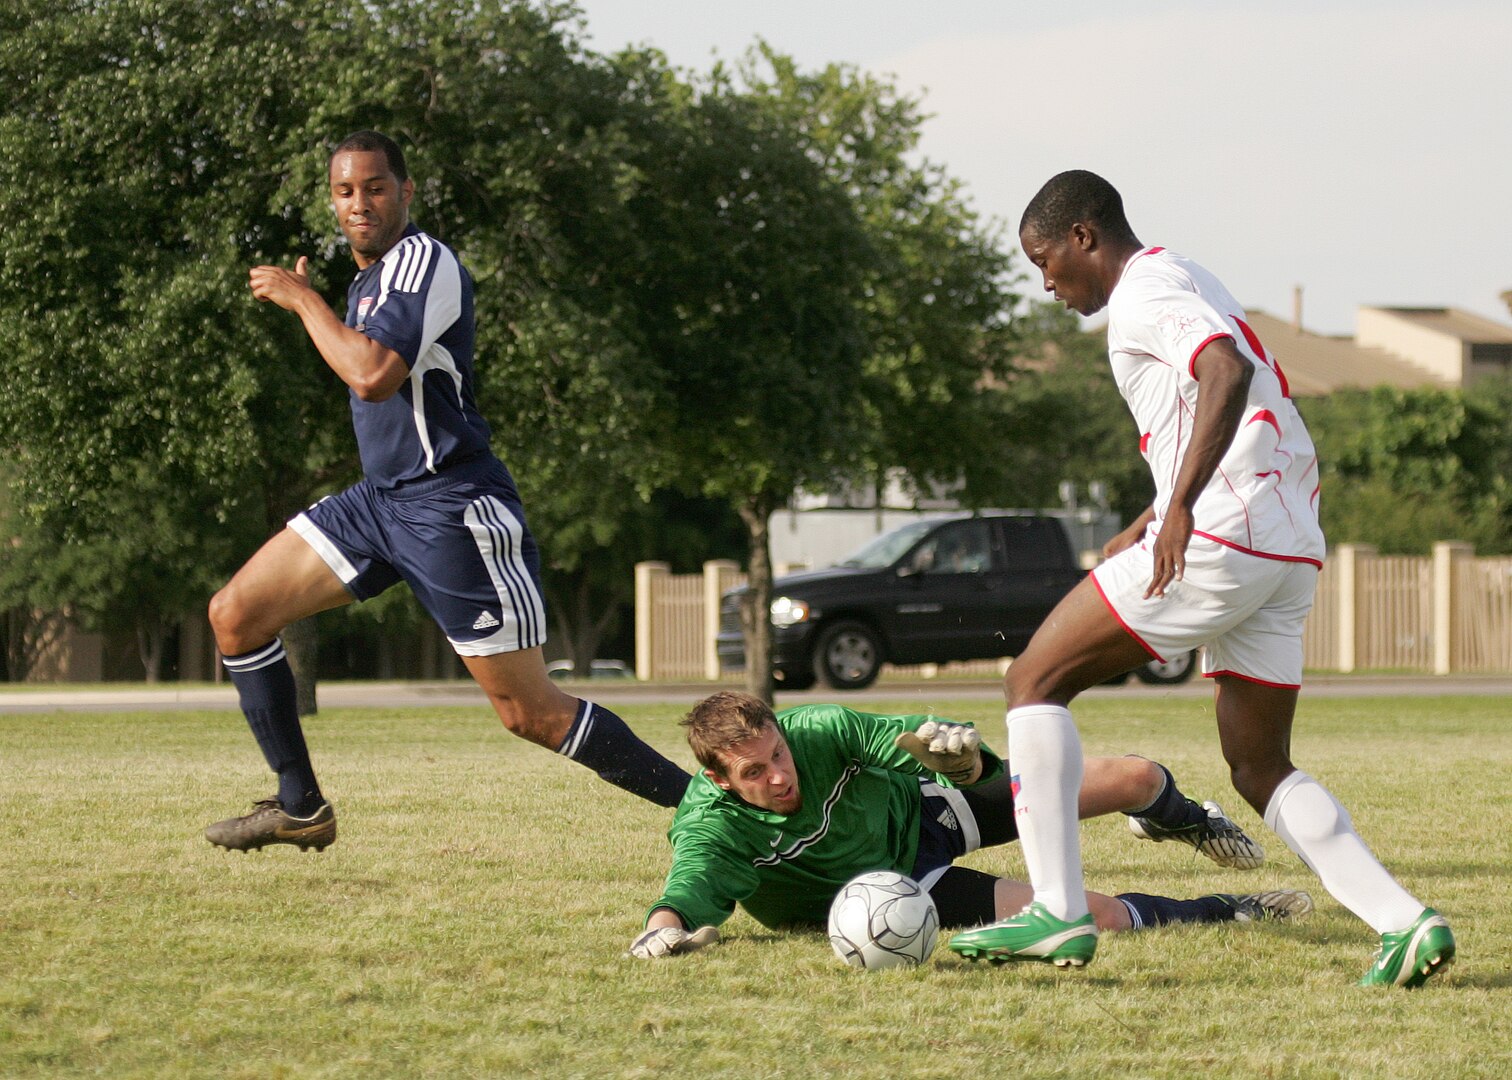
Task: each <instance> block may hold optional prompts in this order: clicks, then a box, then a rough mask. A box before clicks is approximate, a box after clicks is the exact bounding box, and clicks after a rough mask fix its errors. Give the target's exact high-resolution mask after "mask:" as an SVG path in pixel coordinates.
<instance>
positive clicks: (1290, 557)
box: [1192, 492, 1323, 570]
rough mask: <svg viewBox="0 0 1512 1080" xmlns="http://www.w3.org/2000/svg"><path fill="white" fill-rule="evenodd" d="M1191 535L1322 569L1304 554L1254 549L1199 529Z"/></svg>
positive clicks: (1261, 555)
mask: <svg viewBox="0 0 1512 1080" xmlns="http://www.w3.org/2000/svg"><path fill="white" fill-rule="evenodd" d="M1314 494H1316V492H1314ZM1192 535H1193V536H1200V537H1202V538H1203V539H1204V540H1211V541H1212V542H1213V543H1215V544H1222V545H1223V546H1224V547H1226V548H1233V549H1234V550H1235V551H1242V552H1243V553H1244V554H1246V555H1253V556H1255V558H1257V559H1275V560H1276V561H1277V562H1303V563H1307V565H1309V566H1316V567H1317V568H1318V569H1319V570H1321V569H1323V564H1322V563H1321V562H1319V561H1318V560H1317V559H1313V558H1309V557H1308V556H1306V555H1277V554H1276V553H1275V552H1273V551H1256V550H1255V549H1254V548H1247V547H1245V546H1244V545H1243V544H1236V543H1234V542H1233V541H1232V540H1225V539H1224V538H1223V537H1221V536H1214V535H1213V534H1212V533H1206V532H1203V531H1202V530H1201V529H1193V530H1192Z"/></svg>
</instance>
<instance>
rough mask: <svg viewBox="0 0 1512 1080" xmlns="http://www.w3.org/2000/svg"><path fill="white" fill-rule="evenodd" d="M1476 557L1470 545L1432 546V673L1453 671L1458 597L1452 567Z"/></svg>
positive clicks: (1441, 543)
mask: <svg viewBox="0 0 1512 1080" xmlns="http://www.w3.org/2000/svg"><path fill="white" fill-rule="evenodd" d="M1474 554H1475V546H1474V545H1473V544H1463V543H1460V542H1458V541H1455V540H1440V541H1439V542H1438V543H1436V544H1434V545H1433V673H1434V674H1435V675H1448V674H1449V673H1450V672H1451V671H1453V670H1454V622H1455V619H1454V616H1455V614H1456V609H1457V608H1458V606H1459V604H1460V597H1459V596H1458V595H1457V594H1456V591H1455V588H1454V579H1455V566H1456V564H1457V563H1458V562H1459V560H1461V559H1465V558H1469V557H1470V556H1472V555H1474Z"/></svg>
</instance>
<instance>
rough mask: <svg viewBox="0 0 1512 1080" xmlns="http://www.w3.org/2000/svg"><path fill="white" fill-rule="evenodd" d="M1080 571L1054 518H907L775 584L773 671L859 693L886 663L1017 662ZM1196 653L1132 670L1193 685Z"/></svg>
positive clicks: (734, 649)
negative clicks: (834, 560) (835, 559)
mask: <svg viewBox="0 0 1512 1080" xmlns="http://www.w3.org/2000/svg"><path fill="white" fill-rule="evenodd" d="M1085 575H1086V571H1085V570H1083V569H1082V568H1081V566H1080V564H1079V563H1078V561H1077V558H1076V553H1075V551H1073V550H1072V546H1071V542H1070V538H1069V537H1068V535H1067V533H1066V531H1065V529H1064V527H1063V526H1062V525H1061V522H1060V521H1059V520H1058V519H1056V518H1051V517H1043V516H1040V515H1037V514H1032V513H1022V514H1008V513H993V514H981V515H975V516H956V517H950V518H934V519H929V520H924V521H915V522H910V523H909V524H907V525H904V526H902V527H900V528H898V529H894V530H893V531H891V532H888V533H884V534H883V535H881V536H879V537H877V538H876V539H874V540H872V541H871V542H870V543H868V544H867V545H866V546H864V547H863V548H861V550H859V551H857V552H856V553H855V554H854V555H852V556H850V557H849V558H847V559H844V560H842V561H841V562H840V563H838V564H837V565H835V566H832V567H829V568H827V569H824V570H817V571H808V572H805V573H800V574H791V575H787V576H785V577H780V578H778V579H777V580H776V581H774V582H773V587H772V606H771V619H772V673H773V677H774V678H775V680H776V681H777V683H778V685H779V687H780V688H782V689H784V690H806V689H808V688H809V687H811V686H813V685H814V683H815V682H816V681H818V682H820V683H822V684H823V685H825V686H827V687H829V688H831V689H835V690H859V689H862V688H864V687H867V686H870V685H871V684H872V682H873V681H875V680H876V678H877V675H878V673H879V672H880V671H881V669H882V665H883V664H884V663H893V664H926V663H947V662H949V661H952V660H978V659H990V658H994V657H1000V656H1016V655H1017V654H1018V653H1020V652H1022V651H1023V649H1024V646H1025V645H1027V644H1028V643H1029V638H1030V637H1031V636H1033V634H1034V631H1035V630H1036V629H1037V628H1038V627H1039V624H1040V623H1041V622H1043V621H1044V619H1045V616H1047V615H1048V614H1049V613H1050V610H1051V609H1052V608H1053V607H1054V606H1055V605H1056V603H1057V602H1058V601H1059V600H1060V598H1061V597H1063V596H1064V595H1065V594H1066V593H1067V592H1069V591H1070V590H1071V588H1072V587H1073V586H1074V585H1075V584H1076V583H1077V582H1078V581H1080V580H1081V579H1082V578H1083V577H1084V576H1085ZM745 592H746V589H745V588H744V587H742V588H739V589H732V590H731V591H729V592H727V593H725V595H724V597H723V598H722V601H721V606H720V628H719V635H718V639H717V648H718V652H719V657H720V661H721V663H722V664H723V665H724V666H726V667H733V668H739V667H743V666H744V664H745V643H744V640H743V639H742V637H741V632H740V603H741V597H742V596H743V595H744V594H745ZM1193 660H1194V656H1193V655H1192V654H1188V655H1186V656H1185V657H1180V658H1173V659H1172V660H1170V661H1168V662H1166V663H1164V664H1160V663H1159V662H1152V665H1146V666H1145V667H1142V668H1139V669H1137V670H1136V672H1135V674H1136V675H1137V676H1138V677H1139V678H1141V679H1143V680H1145V681H1147V682H1157V683H1160V682H1164V683H1175V682H1182V681H1184V680H1185V679H1187V678H1189V677H1190V676H1191V674H1192V671H1193V670H1194V668H1195V664H1194V663H1193Z"/></svg>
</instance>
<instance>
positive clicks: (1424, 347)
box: [1245, 307, 1512, 397]
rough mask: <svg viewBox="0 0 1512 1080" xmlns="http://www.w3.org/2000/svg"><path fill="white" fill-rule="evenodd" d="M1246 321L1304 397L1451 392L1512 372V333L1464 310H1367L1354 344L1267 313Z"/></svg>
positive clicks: (1357, 322) (1249, 315)
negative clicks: (1375, 390)
mask: <svg viewBox="0 0 1512 1080" xmlns="http://www.w3.org/2000/svg"><path fill="white" fill-rule="evenodd" d="M1245 318H1246V319H1247V320H1249V323H1250V325H1251V326H1252V327H1253V328H1254V330H1255V333H1256V334H1258V335H1259V337H1260V340H1261V341H1262V342H1264V343H1265V347H1266V348H1268V349H1269V350H1270V351H1271V352H1272V353H1273V354H1274V355H1275V357H1276V359H1277V360H1278V361H1279V362H1280V364H1281V370H1282V371H1284V372H1285V373H1286V378H1287V381H1288V382H1289V383H1290V384H1291V389H1292V393H1294V394H1296V395H1298V396H1301V397H1318V396H1321V395H1323V394H1327V393H1330V392H1332V391H1334V390H1343V389H1346V388H1366V387H1372V386H1393V387H1397V388H1399V389H1403V390H1411V389H1419V388H1432V389H1450V388H1454V387H1463V386H1467V385H1469V384H1470V383H1472V382H1474V381H1475V380H1476V379H1479V378H1484V377H1485V376H1488V375H1504V374H1507V373H1509V372H1512V326H1506V325H1503V324H1502V323H1498V322H1495V321H1493V320H1491V319H1486V318H1482V317H1481V316H1479V315H1472V314H1471V313H1470V312H1468V311H1461V310H1460V309H1458V308H1426V307H1424V308H1417V307H1413V308H1405V307H1362V308H1360V310H1359V313H1358V315H1357V316H1356V320H1355V336H1354V337H1352V338H1349V337H1333V336H1329V335H1325V334H1315V333H1313V332H1311V331H1310V330H1306V329H1303V328H1302V327H1301V326H1300V324H1299V320H1297V319H1296V318H1293V319H1291V320H1286V319H1278V318H1276V317H1275V316H1273V315H1267V314H1266V313H1265V312H1263V311H1248V312H1246V313H1245Z"/></svg>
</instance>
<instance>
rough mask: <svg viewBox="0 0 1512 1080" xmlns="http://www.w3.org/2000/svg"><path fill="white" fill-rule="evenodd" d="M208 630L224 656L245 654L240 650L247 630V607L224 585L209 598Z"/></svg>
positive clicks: (233, 589) (233, 591)
mask: <svg viewBox="0 0 1512 1080" xmlns="http://www.w3.org/2000/svg"><path fill="white" fill-rule="evenodd" d="M208 614H209V617H210V629H211V631H212V632H214V634H215V643H216V646H217V647H218V648H219V649H220V651H221V654H222V655H224V656H236V655H238V654H240V653H242V652H245V651H246V650H244V649H243V648H241V647H240V646H241V644H242V639H243V638H244V637H245V635H246V630H247V606H246V604H244V603H243V602H242V601H241V599H240V597H239V596H238V595H237V591H236V589H235V588H233V587H232V586H230V585H226V586H225V587H223V588H222V589H221V590H220V591H219V592H217V593H216V594H215V595H214V596H212V597H211V598H210V610H209V612H208Z"/></svg>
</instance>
